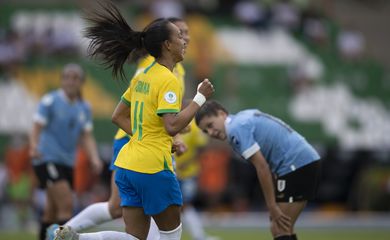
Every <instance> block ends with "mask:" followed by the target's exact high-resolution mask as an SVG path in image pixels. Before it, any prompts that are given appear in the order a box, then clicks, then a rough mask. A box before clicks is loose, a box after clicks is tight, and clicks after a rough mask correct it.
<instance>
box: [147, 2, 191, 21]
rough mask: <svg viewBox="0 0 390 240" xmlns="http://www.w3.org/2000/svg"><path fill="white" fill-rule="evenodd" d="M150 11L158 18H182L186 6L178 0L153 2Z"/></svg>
mask: <svg viewBox="0 0 390 240" xmlns="http://www.w3.org/2000/svg"><path fill="white" fill-rule="evenodd" d="M150 10H151V12H152V14H153V15H154V16H155V17H156V18H160V17H164V18H168V17H178V18H182V17H183V15H184V6H183V4H182V3H181V1H178V0H153V1H152V3H151V4H150Z"/></svg>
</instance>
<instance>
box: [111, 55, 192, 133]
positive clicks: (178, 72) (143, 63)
mask: <svg viewBox="0 0 390 240" xmlns="http://www.w3.org/2000/svg"><path fill="white" fill-rule="evenodd" d="M153 62H154V57H152V56H151V55H148V56H146V57H145V58H143V59H141V60H140V61H139V63H138V66H137V71H136V72H135V74H134V76H136V75H137V74H138V73H140V72H142V71H144V70H145V68H147V67H148V66H150V65H151V64H152V63H153ZM173 74H175V76H176V77H177V79H179V82H180V89H181V91H182V96H184V91H185V87H184V85H185V84H184V77H185V74H186V72H185V70H184V67H183V65H182V64H181V63H177V64H176V66H175V68H174V69H173ZM125 136H127V133H126V132H125V131H123V130H122V129H120V128H119V129H118V131H117V132H116V134H115V137H114V139H121V138H123V137H125Z"/></svg>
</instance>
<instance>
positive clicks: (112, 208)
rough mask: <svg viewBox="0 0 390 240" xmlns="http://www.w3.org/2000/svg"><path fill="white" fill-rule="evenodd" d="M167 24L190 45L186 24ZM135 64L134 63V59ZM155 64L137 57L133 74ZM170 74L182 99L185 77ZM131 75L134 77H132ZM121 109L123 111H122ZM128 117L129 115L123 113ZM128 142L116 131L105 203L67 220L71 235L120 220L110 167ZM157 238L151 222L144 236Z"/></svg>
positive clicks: (49, 235) (179, 21)
mask: <svg viewBox="0 0 390 240" xmlns="http://www.w3.org/2000/svg"><path fill="white" fill-rule="evenodd" d="M168 20H169V21H170V22H172V23H173V24H175V25H176V26H177V27H178V28H179V29H180V31H181V33H182V34H183V39H184V41H185V43H186V45H188V43H189V42H190V36H189V33H188V26H187V24H186V22H185V21H184V20H182V19H180V18H174V17H172V18H168ZM135 60H136V59H135ZM154 61H155V59H154V57H152V56H151V55H149V54H147V53H146V55H145V56H140V59H139V60H138V61H137V63H138V64H137V70H136V74H137V73H140V72H142V71H144V70H145V68H147V67H148V66H150V65H151V64H152V63H153V62H154ZM173 73H174V74H175V76H176V77H177V78H178V79H179V82H180V84H181V89H182V95H184V87H185V82H184V76H185V70H184V68H183V66H182V64H181V63H180V62H179V63H177V64H176V66H175V68H174V71H173ZM136 74H135V75H136ZM122 107H123V109H122ZM122 110H123V111H129V108H128V106H127V105H122V104H119V105H118V108H117V111H115V113H114V116H115V115H116V114H117V112H121V111H122ZM126 114H130V113H128V112H127V113H126ZM129 140H130V137H129V135H128V134H127V133H126V132H125V131H123V130H122V129H120V128H119V129H118V131H117V133H116V135H115V137H114V142H113V156H112V160H111V165H110V170H111V171H112V177H111V195H110V198H109V200H108V202H100V203H94V204H92V205H90V206H88V207H87V208H85V209H84V210H83V211H81V212H80V213H79V214H77V215H76V216H74V217H73V218H72V219H70V220H69V221H68V222H67V223H65V224H64V225H66V226H69V227H71V228H72V229H73V230H74V231H76V232H80V231H83V230H85V229H88V228H91V227H93V226H96V225H98V224H102V223H104V222H108V221H111V220H113V219H116V218H120V217H122V208H121V206H120V198H119V192H118V187H117V186H116V184H115V170H116V167H115V165H114V162H115V160H116V157H117V155H118V153H119V151H120V150H121V149H122V147H123V146H124V145H125V144H126V143H127V142H128V141H129ZM58 227H59V225H58V224H54V225H52V226H50V227H49V228H48V230H47V239H48V240H53V239H54V237H55V236H54V234H55V231H56V230H57V229H58ZM159 237H160V234H159V232H158V228H157V226H156V223H155V222H154V221H153V220H151V224H150V230H149V234H148V240H155V239H159Z"/></svg>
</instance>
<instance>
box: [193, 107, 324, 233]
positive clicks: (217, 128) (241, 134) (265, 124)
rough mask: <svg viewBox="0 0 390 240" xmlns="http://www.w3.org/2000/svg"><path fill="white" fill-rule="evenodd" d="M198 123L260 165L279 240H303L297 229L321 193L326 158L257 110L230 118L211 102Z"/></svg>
mask: <svg viewBox="0 0 390 240" xmlns="http://www.w3.org/2000/svg"><path fill="white" fill-rule="evenodd" d="M195 121H196V123H197V125H198V126H199V127H200V128H201V129H202V130H203V131H204V132H205V133H207V134H208V135H209V136H210V137H213V138H216V139H220V140H223V141H228V142H229V144H230V145H231V146H232V148H233V150H235V151H236V152H238V153H239V154H240V155H241V156H242V157H243V158H244V159H248V160H249V161H250V162H251V163H252V164H253V165H254V166H255V168H256V172H257V176H258V179H259V182H260V185H261V188H262V190H263V195H264V197H265V202H266V205H267V207H268V210H269V212H270V219H271V232H272V235H273V237H274V239H275V240H295V239H297V236H296V235H295V233H294V224H295V222H296V220H297V218H298V216H299V214H300V213H301V212H302V210H303V208H304V207H305V205H306V203H307V201H308V200H310V199H312V198H313V197H314V195H315V192H316V188H317V182H318V177H319V170H320V161H319V160H320V156H319V155H318V153H317V152H316V151H315V150H314V148H313V147H312V146H311V145H310V144H309V143H307V142H306V140H305V139H304V138H303V137H302V136H301V135H300V134H298V133H297V132H296V131H294V130H293V129H292V128H291V127H289V126H288V125H287V124H285V123H284V122H282V121H281V120H280V119H278V118H275V117H273V116H271V115H269V114H266V113H263V112H261V111H259V110H257V109H249V110H244V111H241V112H239V113H237V114H236V115H229V113H228V111H227V110H226V109H225V108H224V107H223V106H222V105H220V104H219V103H217V102H215V101H208V102H206V103H205V104H204V105H203V106H202V108H201V109H200V110H199V111H198V113H197V114H196V116H195ZM273 176H275V177H273ZM274 183H275V184H274Z"/></svg>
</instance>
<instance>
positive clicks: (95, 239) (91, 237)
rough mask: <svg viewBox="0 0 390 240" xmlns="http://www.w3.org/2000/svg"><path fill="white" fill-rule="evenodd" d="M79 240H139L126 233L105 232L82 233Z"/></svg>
mask: <svg viewBox="0 0 390 240" xmlns="http://www.w3.org/2000/svg"><path fill="white" fill-rule="evenodd" d="M79 240H139V239H138V238H136V237H134V236H132V235H130V234H128V233H125V232H115V231H104V232H95V233H81V234H79Z"/></svg>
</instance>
